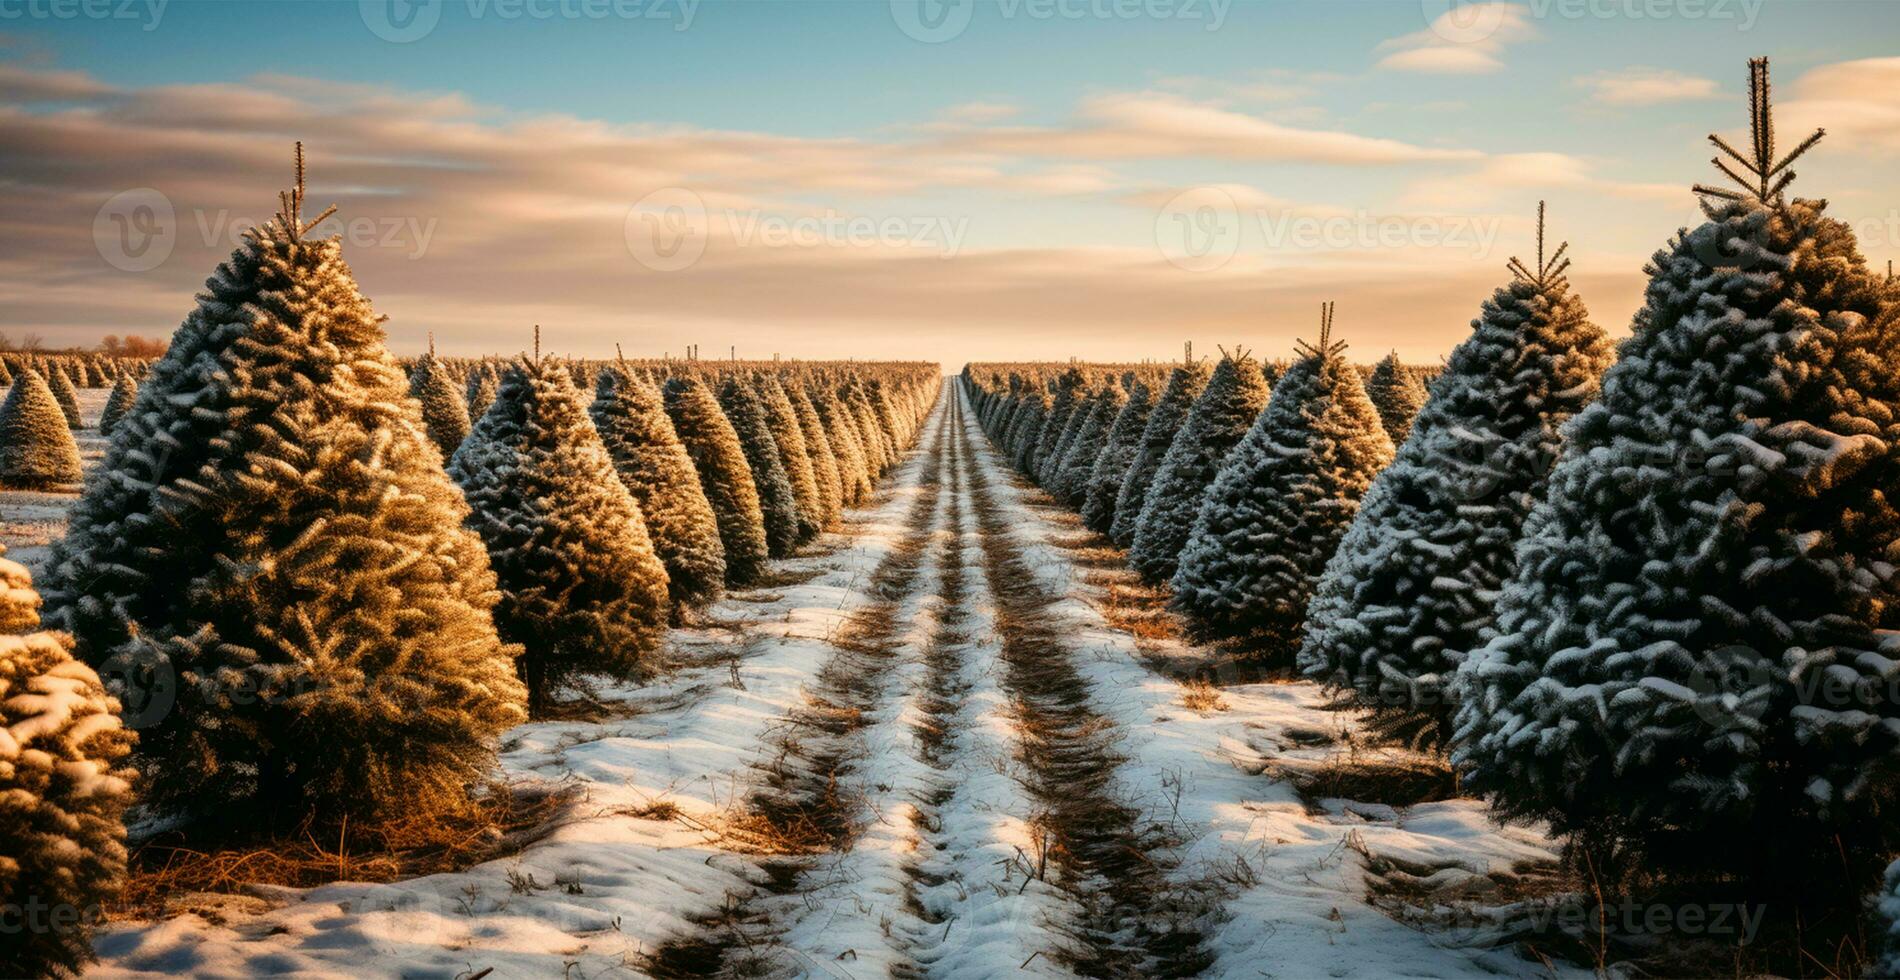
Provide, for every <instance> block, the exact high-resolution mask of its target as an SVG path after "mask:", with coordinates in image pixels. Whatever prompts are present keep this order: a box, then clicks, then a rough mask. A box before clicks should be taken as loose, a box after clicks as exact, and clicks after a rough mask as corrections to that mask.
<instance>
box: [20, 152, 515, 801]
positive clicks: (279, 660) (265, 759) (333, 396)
mask: <svg viewBox="0 0 1900 980" xmlns="http://www.w3.org/2000/svg"><path fill="white" fill-rule="evenodd" d="M282 202H283V208H282V210H281V211H280V212H279V213H278V214H277V216H276V217H275V219H273V220H272V221H271V222H270V223H269V224H266V225H264V226H262V227H259V228H254V229H251V230H250V231H249V232H247V233H246V234H245V236H244V238H243V241H242V242H241V243H240V244H239V245H238V247H237V249H236V250H235V251H234V252H233V253H232V254H231V257H230V258H229V259H227V260H226V261H225V262H224V263H223V264H221V265H220V266H219V267H218V269H217V271H216V273H214V274H213V275H212V277H211V278H210V279H209V280H208V281H207V282H206V285H205V291H204V292H203V293H201V294H200V295H199V297H198V305H197V308H196V309H194V310H193V311H192V312H191V313H190V315H188V316H187V317H186V318H185V321H184V323H183V324H182V325H181V326H180V327H179V329H178V332H177V333H176V334H175V335H174V336H173V338H172V342H171V346H170V348H169V350H168V351H167V352H166V354H165V355H164V356H163V357H162V358H160V359H159V360H158V362H157V363H156V364H154V365H153V367H152V369H151V373H150V375H149V376H148V377H147V379H146V381H145V383H144V384H142V385H141V386H140V387H139V393H138V400H137V402H136V404H135V406H134V409H133V411H132V412H131V413H129V414H128V415H126V416H125V418H124V419H122V420H121V421H120V423H119V425H118V427H117V430H116V431H115V432H114V434H113V437H112V444H111V448H110V449H109V450H108V451H107V453H106V458H105V461H104V463H103V465H101V466H100V467H99V468H98V470H97V471H96V472H95V473H94V474H93V476H92V477H91V478H90V479H89V480H88V481H87V483H86V489H85V492H84V494H83V495H82V496H81V498H80V500H79V502H78V504H77V505H76V506H75V507H74V508H73V511H72V519H71V524H70V527H69V530H68V532H67V534H66V537H65V538H64V539H63V540H61V541H60V542H58V543H57V544H56V545H55V546H54V548H53V553H52V556H51V558H50V561H49V566H48V573H47V576H46V593H47V608H48V617H49V621H50V622H51V623H52V624H53V625H54V626H56V627H58V628H63V629H65V630H68V631H69V632H71V633H72V635H73V637H74V639H75V641H76V646H77V652H78V655H79V657H80V659H82V660H84V661H85V662H87V663H88V664H91V665H94V666H96V667H98V668H99V670H100V673H101V674H103V675H105V676H106V677H108V678H109V683H108V686H109V688H110V689H111V690H112V691H113V693H115V694H116V695H117V696H119V698H120V699H121V700H122V701H125V702H127V703H126V709H127V711H128V712H129V713H131V714H132V716H134V717H137V718H139V719H140V724H141V727H140V731H139V736H140V737H139V746H138V751H137V754H136V756H135V758H136V759H137V761H138V764H139V768H140V769H141V770H142V774H143V776H144V803H145V805H146V806H147V807H149V808H150V809H151V810H152V811H154V812H157V813H170V812H182V813H185V814H188V815H192V816H196V817H199V818H202V819H203V820H204V821H206V822H207V823H209V822H212V821H216V822H218V823H219V824H221V825H222V826H224V827H227V828H230V829H232V830H236V831H240V832H250V831H254V830H256V829H258V828H259V827H262V826H273V825H275V826H283V825H286V824H288V825H295V824H296V823H298V822H301V821H304V820H306V819H311V820H314V822H315V823H317V824H318V825H333V824H334V823H336V822H338V821H340V820H343V819H347V818H348V817H351V816H367V817H378V816H383V815H387V814H391V813H397V812H401V813H405V814H415V813H428V812H432V811H433V810H434V809H435V808H436V807H438V806H451V805H455V804H457V803H458V802H459V801H461V800H462V799H464V798H465V794H466V790H467V787H468V786H469V785H470V784H471V783H473V782H475V781H478V780H480V779H482V778H483V777H484V775H485V773H486V771H487V770H488V768H489V767H490V766H491V765H492V762H493V759H494V748H493V741H492V740H493V738H494V736H496V735H497V734H498V733H499V732H500V731H501V730H503V729H504V728H507V727H509V726H511V725H514V724H516V723H517V722H519V721H520V720H521V719H522V718H523V717H524V715H523V712H522V709H521V700H522V688H521V685H520V683H519V681H517V680H516V678H515V675H514V665H513V663H512V660H513V656H514V653H515V650H514V648H512V647H509V646H506V645H504V644H503V643H502V642H501V641H500V639H499V638H498V637H497V635H496V632H495V625H494V620H493V619H492V617H491V614H490V610H491V609H492V607H493V606H494V603H495V579H494V575H493V573H492V572H491V571H490V570H489V567H488V558H487V555H486V553H485V552H484V550H483V548H482V543H481V541H480V539H478V538H477V537H475V536H474V535H473V534H471V533H469V532H468V531H466V530H464V529H463V527H462V518H463V516H464V515H465V514H466V513H467V505H466V504H465V503H464V502H463V499H462V494H461V493H460V492H459V491H457V490H456V488H455V486H454V485H453V484H452V483H450V482H449V480H448V477H447V475H446V474H444V473H443V471H442V464H441V457H440V456H439V454H437V453H436V452H435V451H434V449H432V448H430V447H429V446H428V442H427V440H428V435H427V433H426V432H425V431H424V429H423V427H422V417H421V414H420V411H419V409H418V408H417V406H416V404H415V402H414V401H413V400H411V399H410V398H409V397H408V385H407V382H406V379H405V378H404V377H403V373H402V369H401V368H400V367H399V366H398V365H397V363H396V361H395V360H394V359H393V358H392V357H390V355H389V352H388V351H387V350H386V349H385V348H384V346H383V331H382V327H381V326H380V318H379V317H378V316H377V315H376V312H375V311H374V310H373V309H372V308H371V306H370V303H369V301H368V300H367V299H365V298H364V297H363V295H362V294H361V293H360V292H359V291H358V290H357V286H356V281H355V279H354V278H353V277H352V276H351V274H350V270H349V267H348V266H347V265H346V264H345V263H344V261H343V255H342V245H341V243H340V242H339V241H338V240H337V239H335V238H330V239H324V240H313V239H310V238H307V237H305V236H306V235H307V234H308V233H309V231H310V229H311V228H313V227H315V225H316V224H317V223H318V222H319V221H321V220H322V216H319V218H318V219H317V220H316V221H306V220H304V219H303V217H302V214H301V211H302V202H303V150H302V146H301V145H299V147H298V151H297V183H296V187H295V189H294V190H292V191H290V192H288V193H286V194H284V195H283V197H282ZM325 214H326V215H327V214H328V212H325Z"/></svg>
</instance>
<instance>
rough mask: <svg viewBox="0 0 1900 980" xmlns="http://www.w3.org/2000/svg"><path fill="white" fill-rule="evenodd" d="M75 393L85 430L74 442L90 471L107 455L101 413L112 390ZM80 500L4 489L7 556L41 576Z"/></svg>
mask: <svg viewBox="0 0 1900 980" xmlns="http://www.w3.org/2000/svg"><path fill="white" fill-rule="evenodd" d="M8 390H9V389H7V388H3V387H0V399H4V398H6V395H7V392H8ZM74 394H75V395H76V396H77V398H76V400H77V401H78V402H79V420H80V421H81V422H83V423H85V428H83V429H74V430H73V441H74V442H77V443H79V458H80V461H81V462H82V463H83V464H84V465H85V467H86V469H87V471H88V472H90V471H91V469H92V467H93V466H95V465H97V464H98V462H99V461H100V460H101V459H103V458H104V457H105V454H106V441H107V440H106V438H105V437H104V436H101V435H100V434H99V413H100V412H101V411H104V410H105V407H106V398H107V397H108V396H110V395H111V394H112V389H110V388H80V389H77V390H76V391H75V393H74ZM78 497H79V495H78V494H77V493H42V492H40V491H37V490H0V544H3V545H6V547H7V557H8V558H11V559H13V560H14V561H17V562H20V563H21V564H23V565H25V566H26V567H28V568H30V569H32V570H33V571H34V572H35V573H37V572H38V571H39V563H40V561H41V560H43V559H44V558H45V557H46V549H47V547H48V546H49V545H51V544H52V543H53V542H54V541H55V540H58V538H59V536H60V535H62V534H64V533H66V511H67V510H68V509H70V508H71V507H72V505H73V501H74V500H77V499H78Z"/></svg>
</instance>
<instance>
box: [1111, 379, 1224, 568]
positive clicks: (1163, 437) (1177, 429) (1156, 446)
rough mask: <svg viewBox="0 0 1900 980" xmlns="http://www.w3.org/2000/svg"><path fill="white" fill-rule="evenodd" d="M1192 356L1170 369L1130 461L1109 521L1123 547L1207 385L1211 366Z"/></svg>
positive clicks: (1130, 543) (1137, 525)
mask: <svg viewBox="0 0 1900 980" xmlns="http://www.w3.org/2000/svg"><path fill="white" fill-rule="evenodd" d="M1189 358H1190V359H1189V360H1188V362H1187V363H1186V364H1184V365H1183V366H1181V367H1178V368H1175V369H1174V370H1173V371H1171V372H1169V374H1168V384H1167V387H1165V388H1163V389H1161V397H1160V398H1159V399H1157V400H1156V401H1155V407H1154V409H1153V411H1151V412H1149V413H1148V423H1147V424H1146V425H1145V426H1143V427H1142V430H1141V440H1140V441H1139V442H1137V443H1136V444H1135V455H1134V458H1133V459H1130V460H1129V461H1128V473H1127V474H1126V475H1125V476H1123V477H1122V485H1121V487H1120V488H1118V489H1117V490H1116V492H1115V519H1114V521H1113V522H1112V523H1110V524H1109V529H1108V536H1109V539H1110V540H1112V541H1114V542H1115V544H1116V545H1118V546H1120V547H1123V548H1128V547H1132V546H1133V545H1134V543H1135V531H1136V530H1137V529H1138V528H1140V526H1141V511H1142V508H1143V506H1144V505H1145V504H1147V502H1148V488H1149V487H1150V486H1153V485H1154V478H1155V473H1156V472H1158V471H1160V469H1161V462H1162V460H1164V459H1166V458H1167V456H1168V450H1169V449H1170V448H1172V447H1173V446H1174V438H1175V436H1177V435H1180V434H1181V426H1183V425H1184V424H1186V423H1187V417H1188V414H1189V413H1190V412H1191V411H1192V410H1193V408H1194V403H1195V402H1196V401H1198V400H1199V399H1200V397H1201V392H1203V391H1204V390H1206V388H1207V378H1208V371H1207V367H1206V366H1205V365H1203V364H1201V363H1199V362H1196V361H1194V360H1192V353H1191V352H1190V355H1189Z"/></svg>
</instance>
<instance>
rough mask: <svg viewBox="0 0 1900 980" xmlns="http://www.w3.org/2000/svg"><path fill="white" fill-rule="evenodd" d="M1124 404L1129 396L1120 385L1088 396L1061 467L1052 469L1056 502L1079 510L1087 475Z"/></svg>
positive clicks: (1110, 386) (1112, 385)
mask: <svg viewBox="0 0 1900 980" xmlns="http://www.w3.org/2000/svg"><path fill="white" fill-rule="evenodd" d="M1127 403H1128V396H1127V395H1126V394H1125V393H1123V391H1122V386H1121V384H1120V383H1119V382H1109V383H1107V384H1104V385H1102V387H1101V388H1100V389H1098V390H1097V391H1096V392H1095V394H1093V395H1091V396H1089V400H1088V404H1087V408H1088V414H1087V417H1086V418H1084V419H1083V421H1082V424H1081V425H1079V426H1077V427H1076V430H1075V435H1074V436H1073V437H1072V438H1071V439H1070V440H1069V445H1068V448H1067V449H1064V450H1063V452H1062V462H1061V464H1060V465H1059V466H1057V467H1056V468H1055V478H1054V479H1052V480H1051V481H1050V485H1049V488H1048V489H1049V492H1050V493H1051V494H1054V495H1055V498H1056V499H1057V500H1060V501H1062V502H1063V503H1064V504H1066V505H1068V506H1069V507H1071V508H1076V509H1079V508H1081V506H1082V502H1083V500H1084V499H1085V498H1087V496H1088V489H1089V488H1088V481H1089V474H1090V473H1092V472H1094V471H1095V463H1096V461H1097V460H1099V459H1101V457H1102V447H1103V445H1104V444H1106V443H1107V442H1108V429H1109V427H1110V426H1112V425H1114V424H1115V418H1116V416H1118V415H1120V414H1121V412H1122V406H1123V405H1125V404H1127Z"/></svg>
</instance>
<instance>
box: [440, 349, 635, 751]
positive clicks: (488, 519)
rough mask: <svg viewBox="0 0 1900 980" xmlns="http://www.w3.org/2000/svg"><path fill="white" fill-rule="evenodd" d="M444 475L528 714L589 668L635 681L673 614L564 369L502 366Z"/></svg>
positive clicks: (531, 361) (544, 364) (538, 362)
mask: <svg viewBox="0 0 1900 980" xmlns="http://www.w3.org/2000/svg"><path fill="white" fill-rule="evenodd" d="M449 475H450V476H452V477H454V478H455V482H457V483H458V484H460V485H461V487H462V491H463V493H465V494H466V495H467V496H468V502H469V507H470V509H471V512H470V514H469V518H468V524H469V527H470V528H472V529H474V530H475V531H476V533H478V534H480V535H481V538H482V541H483V542H484V543H486V544H487V546H488V556H489V561H490V562H491V563H492V564H493V566H494V569H495V575H496V578H497V580H498V581H499V583H500V586H501V601H500V602H499V603H497V604H496V606H495V623H496V625H497V626H498V627H499V628H500V630H501V635H502V636H503V637H504V638H506V639H507V640H509V641H510V642H513V643H519V644H521V647H522V654H521V660H520V663H519V666H520V669H521V676H522V680H523V681H524V682H526V684H527V687H528V700H529V704H530V705H531V707H532V709H533V711H534V712H535V713H536V714H537V715H538V714H542V713H544V712H545V711H546V709H548V708H549V707H551V706H552V705H553V704H554V702H555V700H556V695H557V694H558V693H559V692H561V691H562V690H565V689H571V688H574V687H577V686H579V685H581V684H582V678H583V676H584V675H587V674H603V675H606V676H609V677H614V678H621V679H625V678H633V677H638V676H639V675H640V673H641V671H642V669H643V667H644V666H645V661H646V660H647V659H649V658H650V657H651V655H652V654H653V652H654V651H655V650H657V649H658V647H659V642H660V639H661V638H662V635H663V632H664V629H665V626H666V622H667V617H668V614H669V612H670V609H671V604H670V601H669V599H668V594H667V577H666V568H665V567H664V566H663V565H662V564H661V562H660V559H659V558H658V556H656V555H655V554H654V551H653V543H652V541H651V539H650V538H648V536H647V530H646V523H645V521H644V519H643V518H642V517H641V514H640V507H639V505H638V504H635V503H634V500H633V496H632V494H630V493H629V492H628V491H627V488H626V487H625V486H624V485H622V484H621V482H620V480H619V478H618V477H617V476H616V475H615V472H614V464H613V460H612V459H610V458H609V457H608V455H607V449H606V447H605V446H603V445H602V444H601V440H600V436H599V434H598V433H597V432H596V431H595V429H594V423H593V422H592V421H591V420H590V419H589V418H588V417H587V405H586V399H585V397H584V396H583V395H582V394H581V392H580V389H578V388H577V387H575V385H574V382H573V379H572V378H571V377H570V376H569V375H568V373H567V369H566V368H564V367H562V366H560V365H559V364H556V363H555V362H553V361H552V360H550V359H543V358H540V357H538V356H537V357H534V358H524V359H522V360H520V361H519V362H517V363H516V364H514V365H513V366H511V367H510V368H509V369H508V371H507V373H506V374H504V375H503V376H502V380H501V385H500V387H499V388H497V390H496V392H495V404H494V405H492V406H490V407H489V409H488V411H487V412H486V413H485V414H483V415H482V418H481V421H480V422H477V423H476V424H475V428H474V430H473V431H471V432H470V433H469V437H468V440H467V441H466V442H464V443H463V444H462V448H461V449H458V450H456V453H455V456H454V458H453V459H451V460H450V461H449Z"/></svg>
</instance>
